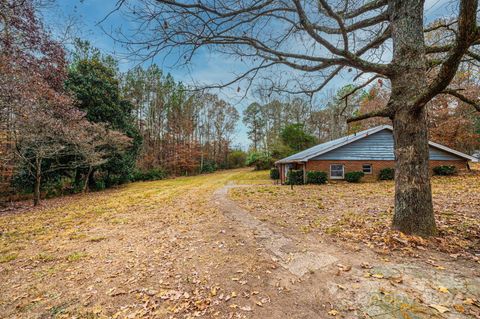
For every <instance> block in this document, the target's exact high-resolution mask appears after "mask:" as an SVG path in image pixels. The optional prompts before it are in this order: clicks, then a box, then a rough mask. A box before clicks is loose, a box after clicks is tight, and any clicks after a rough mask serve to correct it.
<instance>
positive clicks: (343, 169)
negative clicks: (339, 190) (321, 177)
mask: <svg viewBox="0 0 480 319" xmlns="http://www.w3.org/2000/svg"><path fill="white" fill-rule="evenodd" d="M335 165H336V166H342V176H332V166H335ZM344 178H345V165H343V164H330V179H344Z"/></svg>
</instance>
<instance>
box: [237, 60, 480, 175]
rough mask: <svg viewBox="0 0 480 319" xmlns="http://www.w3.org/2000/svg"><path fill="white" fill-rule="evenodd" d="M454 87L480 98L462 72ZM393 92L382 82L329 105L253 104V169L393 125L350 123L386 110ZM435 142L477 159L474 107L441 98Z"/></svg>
mask: <svg viewBox="0 0 480 319" xmlns="http://www.w3.org/2000/svg"><path fill="white" fill-rule="evenodd" d="M455 81H461V82H462V83H457V85H458V86H459V87H464V88H466V89H465V91H467V92H468V93H469V96H476V98H479V97H480V81H479V76H478V74H476V73H474V72H471V71H470V70H468V69H466V70H460V71H459V72H458V74H457V78H456V80H455ZM389 92H390V91H389V88H388V87H386V86H385V84H384V83H383V81H382V80H380V81H378V82H377V83H375V84H374V85H372V86H371V87H370V88H368V89H363V90H357V89H355V87H353V86H352V85H346V86H344V87H342V88H341V89H339V90H338V91H337V92H335V93H334V94H331V96H330V97H329V98H328V99H326V101H325V102H324V103H319V104H317V105H312V103H310V102H309V101H307V100H303V99H300V98H296V99H293V100H281V99H273V100H272V101H270V102H268V103H265V104H259V103H252V104H250V105H249V106H248V107H247V109H246V110H245V111H244V114H243V121H244V124H245V125H246V127H247V129H248V137H249V139H250V141H251V144H250V149H251V152H250V153H249V156H248V163H249V164H251V165H255V166H256V167H257V168H258V169H267V168H270V167H271V166H272V165H273V162H274V161H276V160H278V159H280V158H283V157H286V156H288V155H291V154H294V153H296V152H298V151H301V150H304V149H306V148H309V147H311V146H313V145H316V144H318V143H324V142H327V141H330V140H333V139H336V138H339V137H342V136H345V135H347V134H352V133H355V132H358V131H361V130H365V129H367V128H370V127H374V126H377V125H383V124H388V125H391V124H392V123H391V121H390V120H389V119H385V118H371V119H368V120H364V121H361V122H357V123H354V124H352V125H347V121H346V120H347V118H348V117H351V116H354V115H358V114H363V113H367V112H371V111H374V110H376V109H381V108H383V107H385V105H386V103H387V102H388V100H389V94H390V93H389ZM428 115H429V117H428V119H429V120H428V124H429V135H430V139H431V140H433V141H435V142H438V143H440V144H443V145H446V146H449V147H451V148H453V149H456V150H459V151H462V152H465V153H467V154H473V153H474V152H475V151H477V150H479V149H480V116H479V115H478V113H476V112H475V111H472V109H471V106H470V105H467V104H465V103H462V102H460V101H458V100H456V99H454V98H453V97H451V96H448V95H439V96H438V97H436V98H435V99H434V100H432V101H431V102H430V103H429V105H428Z"/></svg>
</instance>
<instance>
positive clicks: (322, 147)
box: [275, 125, 477, 164]
mask: <svg viewBox="0 0 480 319" xmlns="http://www.w3.org/2000/svg"><path fill="white" fill-rule="evenodd" d="M385 129H387V130H390V131H393V127H392V126H390V125H380V126H376V127H373V128H370V129H367V130H364V131H361V132H358V133H355V134H351V135H348V136H344V137H341V138H338V139H336V140H332V141H329V142H326V143H322V144H319V145H316V146H313V147H310V148H309V149H306V150H304V151H301V152H299V153H296V154H293V155H290V156H288V157H285V158H283V159H281V160H278V161H276V162H275V164H285V163H295V162H306V161H308V160H309V159H310V158H312V157H315V156H318V155H321V154H324V153H327V152H329V151H331V150H334V149H336V148H338V147H341V146H343V145H346V144H349V143H351V142H354V141H356V140H359V139H361V138H364V137H366V136H369V135H372V134H375V133H377V132H380V131H382V130H385ZM429 145H430V146H433V147H436V148H439V149H442V150H444V151H447V152H450V153H453V154H456V155H458V156H460V157H463V158H465V159H468V160H471V161H474V162H476V161H477V159H476V158H474V157H472V156H470V155H467V154H464V153H461V152H458V151H455V150H453V149H451V148H448V147H446V146H444V145H440V144H437V143H434V142H429Z"/></svg>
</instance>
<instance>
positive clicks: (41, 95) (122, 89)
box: [0, 1, 245, 204]
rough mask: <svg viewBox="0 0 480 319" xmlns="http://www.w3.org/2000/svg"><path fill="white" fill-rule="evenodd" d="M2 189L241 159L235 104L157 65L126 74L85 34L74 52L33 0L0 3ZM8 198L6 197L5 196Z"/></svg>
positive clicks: (107, 182) (94, 181)
mask: <svg viewBox="0 0 480 319" xmlns="http://www.w3.org/2000/svg"><path fill="white" fill-rule="evenodd" d="M0 12H2V14H1V15H0V155H1V162H0V167H1V174H0V187H2V189H1V190H0V191H1V192H2V193H3V195H5V194H8V193H33V194H34V196H33V198H34V203H35V204H38V203H39V201H40V198H41V195H42V194H47V195H56V194H64V193H74V192H80V191H88V190H89V189H103V188H106V187H111V186H113V185H118V184H122V183H125V182H129V181H133V180H149V179H158V178H163V177H165V176H167V175H185V174H196V173H201V172H211V171H214V170H216V169H217V168H231V167H239V166H242V165H243V164H244V162H245V154H244V153H243V152H241V151H238V150H233V149H232V145H231V136H232V134H233V132H234V129H235V124H236V122H237V121H238V118H239V115H238V112H237V110H236V109H235V108H234V107H232V106H231V105H229V104H228V103H226V102H225V101H223V100H221V99H219V98H218V97H217V96H216V95H212V94H208V93H203V94H200V93H195V94H194V93H191V92H189V91H188V90H187V88H186V87H185V86H184V85H182V84H181V83H178V82H175V80H174V79H173V78H172V77H171V76H169V75H164V74H163V73H162V71H161V70H160V69H159V68H158V67H157V66H156V65H152V66H150V67H148V68H143V67H137V68H135V69H133V70H131V71H129V72H127V73H126V74H123V73H121V72H120V71H119V68H118V63H117V61H116V60H115V59H114V58H113V57H111V56H109V55H106V54H102V53H101V52H100V51H99V50H97V49H95V48H92V47H91V46H90V45H89V43H88V42H86V41H81V40H77V41H76V44H75V47H74V48H73V50H71V52H67V51H66V50H65V48H64V47H63V46H62V45H61V44H60V43H58V42H56V41H55V40H54V39H53V38H52V36H51V34H50V33H49V32H47V31H46V28H45V27H44V26H43V24H42V22H41V21H40V20H39V19H38V18H37V15H36V10H35V6H34V2H32V1H23V2H21V3H17V2H15V1H13V2H11V1H2V2H0ZM3 198H5V196H4V197H3Z"/></svg>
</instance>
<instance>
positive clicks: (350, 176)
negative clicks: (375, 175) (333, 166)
mask: <svg viewBox="0 0 480 319" xmlns="http://www.w3.org/2000/svg"><path fill="white" fill-rule="evenodd" d="M363 176H365V174H364V173H363V172H348V173H346V174H345V180H346V181H347V182H349V183H358V182H360V179H361V178H362V177H363Z"/></svg>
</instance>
